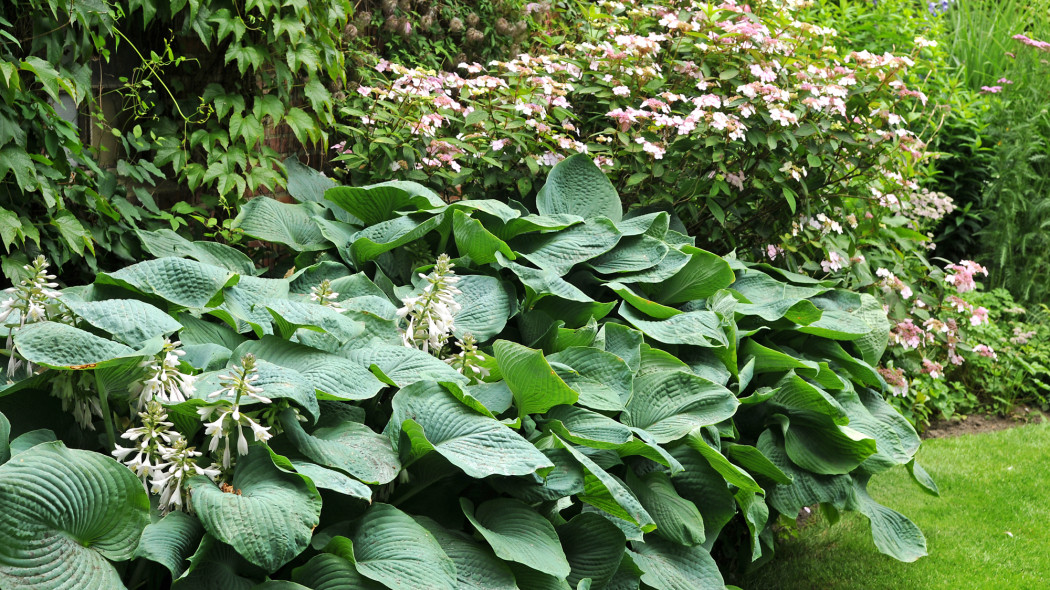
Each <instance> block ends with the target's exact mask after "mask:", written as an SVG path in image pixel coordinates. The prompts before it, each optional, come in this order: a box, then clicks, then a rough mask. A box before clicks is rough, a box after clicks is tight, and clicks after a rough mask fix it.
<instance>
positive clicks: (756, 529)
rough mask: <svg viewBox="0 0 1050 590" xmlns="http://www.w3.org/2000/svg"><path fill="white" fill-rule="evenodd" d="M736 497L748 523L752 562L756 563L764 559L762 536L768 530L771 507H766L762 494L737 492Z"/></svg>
mask: <svg viewBox="0 0 1050 590" xmlns="http://www.w3.org/2000/svg"><path fill="white" fill-rule="evenodd" d="M734 497H735V498H736V501H737V504H738V505H739V506H740V513H741V514H742V515H743V516H744V522H745V523H747V530H748V532H749V533H750V536H751V561H752V563H754V562H756V561H758V560H759V558H761V557H762V538H761V535H762V533H763V531H765V530H767V529H766V523H767V522H769V506H767V505H766V501H765V498H764V497H763V495H762V494H760V493H755V492H748V491H745V490H737V492H736V493H735V494H734Z"/></svg>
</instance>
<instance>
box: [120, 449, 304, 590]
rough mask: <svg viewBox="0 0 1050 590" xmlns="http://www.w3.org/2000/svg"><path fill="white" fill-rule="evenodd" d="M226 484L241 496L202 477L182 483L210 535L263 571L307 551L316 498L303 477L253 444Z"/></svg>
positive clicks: (240, 459)
mask: <svg viewBox="0 0 1050 590" xmlns="http://www.w3.org/2000/svg"><path fill="white" fill-rule="evenodd" d="M139 485H140V486H141V484H139ZM230 485H232V486H233V488H234V489H235V490H239V491H240V492H241V493H240V494H237V493H233V494H230V493H226V492H223V491H222V490H220V489H219V487H218V486H216V485H215V484H214V483H213V482H212V481H211V480H210V479H208V478H207V477H204V476H196V477H193V478H192V479H190V480H189V482H187V487H188V488H189V489H190V491H191V494H192V498H193V507H194V509H195V510H196V512H197V516H198V518H200V520H201V523H202V524H203V525H204V528H205V530H207V531H208V533H209V534H211V535H214V536H215V537H216V538H218V539H219V540H221V541H223V542H224V543H227V544H229V545H231V546H232V547H233V548H234V549H236V550H237V552H238V553H239V554H241V555H242V556H244V558H245V559H247V560H248V561H249V562H251V563H253V564H255V565H257V566H259V567H261V568H263V569H264V570H266V571H268V572H273V571H275V570H277V569H278V568H279V567H281V566H282V565H284V564H286V563H288V562H289V561H291V560H292V559H294V558H295V557H296V556H297V555H299V554H300V553H302V551H303V550H304V549H306V546H307V545H308V544H309V542H310V536H311V534H312V532H313V528H314V527H316V526H317V524H318V522H319V518H320V514H321V498H320V496H319V495H318V494H317V491H316V490H315V489H313V487H312V486H311V485H309V484H308V483H307V482H306V481H303V478H302V477H300V476H298V475H295V474H291V473H284V472H282V471H281V470H279V469H278V468H277V467H276V466H274V464H273V462H272V461H271V459H270V454H269V453H268V452H267V451H266V449H265V447H263V446H260V445H252V446H250V447H249V449H248V454H247V455H243V456H241V457H240V458H238V460H237V465H236V469H235V470H234V473H233V480H232V481H231V482H230Z"/></svg>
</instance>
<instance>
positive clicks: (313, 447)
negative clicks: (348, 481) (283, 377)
mask: <svg viewBox="0 0 1050 590" xmlns="http://www.w3.org/2000/svg"><path fill="white" fill-rule="evenodd" d="M281 423H282V424H283V425H284V432H285V434H286V435H287V436H288V439H289V440H291V441H292V444H293V445H295V448H297V449H298V450H299V452H300V453H302V454H303V455H305V456H307V457H309V458H310V459H312V460H314V461H316V462H317V463H319V464H321V465H324V466H325V467H332V468H335V469H339V470H341V471H345V472H347V473H349V474H350V475H353V476H354V477H356V478H358V479H360V480H361V481H363V482H366V483H372V484H384V483H388V482H390V481H391V480H393V479H394V478H395V477H397V474H398V472H399V471H400V470H401V463H400V461H398V459H397V454H396V453H395V452H394V449H393V447H392V446H391V445H390V440H389V439H387V437H385V436H383V435H380V434H376V433H375V432H372V430H371V429H370V428H369V427H367V426H365V425H364V424H359V423H357V422H353V421H350V420H346V421H343V422H341V423H339V424H336V425H335V426H326V427H322V428H318V429H316V430H314V431H313V432H311V433H307V432H306V431H305V430H303V427H302V426H301V425H300V424H299V420H298V418H297V417H296V415H295V413H294V412H292V411H291V410H285V411H284V414H282V415H281Z"/></svg>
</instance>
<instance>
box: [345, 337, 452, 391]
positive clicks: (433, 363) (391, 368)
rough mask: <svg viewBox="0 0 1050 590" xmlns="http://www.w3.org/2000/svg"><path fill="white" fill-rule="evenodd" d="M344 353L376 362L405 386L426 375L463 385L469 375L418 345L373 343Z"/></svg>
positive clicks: (365, 364)
mask: <svg viewBox="0 0 1050 590" xmlns="http://www.w3.org/2000/svg"><path fill="white" fill-rule="evenodd" d="M344 356H346V358H348V359H350V360H351V361H353V362H355V363H357V364H359V365H360V366H362V367H370V366H372V365H375V366H376V367H377V368H378V369H379V370H380V371H381V372H382V374H383V375H385V376H386V377H388V378H389V379H390V380H391V381H393V382H394V383H395V384H397V386H398V387H405V386H407V385H409V384H412V383H415V382H416V381H422V380H424V379H432V380H434V381H450V382H453V383H460V384H463V385H466V383H467V378H466V377H464V376H463V375H460V374H459V373H458V372H457V371H456V370H455V369H453V368H452V367H450V366H448V365H447V364H445V363H443V362H441V361H440V360H438V359H436V358H434V357H432V356H430V355H429V354H427V353H425V352H423V351H422V350H417V349H415V348H407V347H405V346H370V347H368V348H358V349H354V350H350V351H347V352H346V353H344Z"/></svg>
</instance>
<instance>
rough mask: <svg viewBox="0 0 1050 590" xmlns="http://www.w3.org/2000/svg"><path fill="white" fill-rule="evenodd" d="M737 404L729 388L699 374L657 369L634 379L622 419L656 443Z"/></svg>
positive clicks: (724, 414) (712, 420)
mask: <svg viewBox="0 0 1050 590" xmlns="http://www.w3.org/2000/svg"><path fill="white" fill-rule="evenodd" d="M738 405H739V402H737V399H736V396H734V395H733V393H732V392H731V391H729V390H728V389H726V388H725V387H722V386H721V385H718V384H716V383H712V382H711V381H708V380H707V379H704V378H703V377H700V376H699V375H694V374H692V373H686V372H684V371H661V372H655V373H649V374H646V375H642V376H640V377H638V378H637V379H636V380H635V386H634V397H632V398H631V401H630V402H628V404H627V411H626V412H624V414H623V416H622V420H623V422H624V424H627V425H628V426H634V427H637V428H641V429H643V430H645V431H647V432H649V433H650V434H652V436H653V438H654V439H656V441H657V442H659V443H668V442H671V441H674V440H677V439H679V438H682V437H683V436H685V435H687V434H689V433H690V432H692V431H693V430H694V429H696V428H697V427H699V426H707V425H710V424H717V423H719V422H721V421H723V420H726V419H728V418H731V417H733V414H734V413H735V412H736V408H737V406H738Z"/></svg>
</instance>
